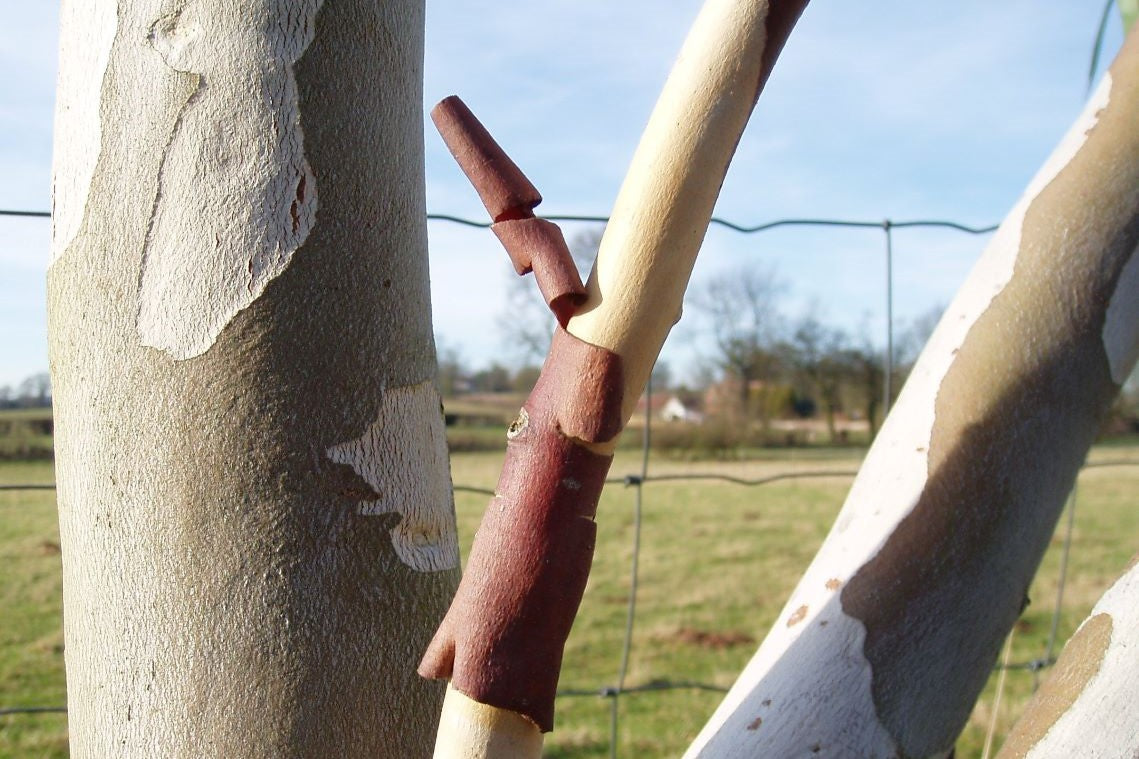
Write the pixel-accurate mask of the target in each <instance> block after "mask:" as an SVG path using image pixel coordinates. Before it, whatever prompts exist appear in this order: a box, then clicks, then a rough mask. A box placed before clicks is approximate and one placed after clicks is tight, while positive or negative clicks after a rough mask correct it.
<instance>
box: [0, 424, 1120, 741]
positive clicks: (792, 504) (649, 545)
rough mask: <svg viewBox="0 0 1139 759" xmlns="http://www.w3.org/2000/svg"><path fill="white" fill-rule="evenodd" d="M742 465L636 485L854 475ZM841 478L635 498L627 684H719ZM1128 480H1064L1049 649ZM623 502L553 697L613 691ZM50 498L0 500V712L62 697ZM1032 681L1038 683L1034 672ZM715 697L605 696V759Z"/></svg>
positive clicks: (797, 461)
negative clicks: (613, 728)
mask: <svg viewBox="0 0 1139 759" xmlns="http://www.w3.org/2000/svg"><path fill="white" fill-rule="evenodd" d="M753 453H754V455H755V458H752V459H750V460H746V461H744V460H740V461H730V462H723V461H717V462H708V461H705V462H695V463H687V462H682V461H676V460H670V459H665V458H663V457H654V458H653V460H652V463H651V465H650V474H666V473H683V472H693V471H697V472H715V473H719V474H726V475H731V476H737V477H747V478H758V477H764V476H768V475H771V474H775V473H779V472H784V471H788V470H798V471H813V470H819V469H835V470H853V469H855V468H856V467H857V465H858V460H859V457H860V455H861V452H860V451H858V450H856V449H849V448H845V449H844V448H835V449H815V448H812V449H792V450H770V449H763V450H760V451H756V452H753ZM1091 460H1092V461H1093V462H1095V461H1106V460H1113V461H1114V460H1128V461H1132V462H1136V463H1139V446H1137V445H1112V446H1110V447H1100V448H1097V449H1096V450H1095V451H1093V455H1092V457H1091ZM500 463H501V454H499V453H461V454H456V455H455V456H454V457H453V462H452V466H453V479H454V482H455V483H456V484H462V485H471V486H475V487H483V488H493V487H494V483H495V480H496V479H497V476H498V467H499V465H500ZM639 466H640V458H639V455H638V454H637V453H636V452H633V451H621V452H620V453H619V454H618V457H617V460H616V462H615V464H614V467H613V474H614V475H616V476H620V475H624V474H626V473H631V472H636V471H638V469H639ZM51 478H52V472H51V467H50V464H48V463H24V464H17V463H10V462H9V463H0V483H11V482H50V481H51ZM849 482H850V480H849V478H847V477H839V478H812V479H806V480H785V481H780V482H776V483H773V484H770V485H766V486H763V487H758V488H745V487H741V486H738V485H731V484H726V483H718V482H710V481H701V482H661V483H648V484H646V485H645V487H644V491H643V525H642V535H641V545H642V551H641V555H640V588H639V592H638V595H637V615H636V621H635V626H634V637H633V648H632V654H631V657H630V660H629V669H628V675H627V678H626V683H625V684H626V687H637V686H644V685H650V684H654V683H661V682H666V681H670V682H678V681H685V680H691V681H698V682H703V683H711V684H714V685H717V686H721V687H727V686H729V685H730V684H731V683H732V681H733V679H734V677H735V675H736V673H738V672H739V670H740V668H741V667H742V666H743V664H744V663H745V662H746V661H747V660H748V658H750V656H751V654H752V653H753V652H754V650H755V647H756V645H757V644H758V642H759V641H760V640H762V638H763V636H764V634H765V632H766V630H767V628H768V627H769V626H770V625H771V624H772V622H773V621H774V619H775V616H776V614H778V612H779V610H780V608H781V606H782V604H783V603H784V601H785V599H786V597H787V595H788V593H789V592H790V590H791V589H792V587H793V586H794V585H795V583H796V582H797V580H798V577H799V575H800V573H801V572H802V570H803V569H804V568H805V566H806V565H807V563H808V562H809V561H810V559H811V557H812V556H813V555H814V552H815V550H816V549H817V547H818V544H819V543H820V541H821V540H822V539H823V537H824V536H825V535H826V532H827V531H828V529H829V527H830V523H831V521H832V520H833V518H834V515H835V513H836V512H837V509H838V507H839V506H840V505H841V503H842V500H843V497H844V496H845V493H846V489H847V488H848V487H849ZM1136 493H1139V466H1129V467H1117V468H1093V469H1089V470H1087V471H1085V472H1084V473H1083V474H1082V475H1081V478H1080V486H1079V494H1078V505H1077V510H1076V528H1075V531H1074V536H1073V544H1072V552H1071V557H1070V566H1069V577H1068V581H1067V584H1066V587H1065V596H1064V604H1063V615H1062V617H1061V621H1060V628H1059V638H1060V640H1061V641H1063V640H1065V639H1066V638H1067V637H1068V636H1069V635H1071V633H1072V632H1073V630H1074V629H1075V627H1076V626H1077V625H1078V624H1079V623H1080V622H1081V621H1082V620H1083V618H1084V617H1085V616H1086V615H1087V613H1088V611H1089V610H1090V608H1091V606H1092V605H1093V604H1094V603H1095V601H1096V599H1097V598H1098V597H1099V595H1100V594H1101V593H1102V592H1103V590H1104V589H1105V588H1106V587H1107V585H1108V584H1109V583H1110V582H1111V581H1112V580H1113V579H1114V578H1115V577H1116V576H1117V575H1118V574H1119V572H1120V571H1122V569H1123V567H1124V566H1125V565H1126V563H1127V561H1128V560H1129V559H1130V557H1131V554H1132V553H1133V552H1134V545H1135V542H1134V536H1135V535H1136V534H1139V509H1136V508H1135V504H1134V500H1135V494H1136ZM634 495H635V490H634V489H633V488H628V487H624V486H622V485H612V486H610V487H609V488H607V490H606V492H605V495H604V496H603V499H602V503H601V506H600V509H599V512H598V527H599V540H598V548H597V556H596V559H595V562H594V568H593V573H592V575H591V579H590V582H589V586H588V588H587V591H586V596H585V600H584V602H583V604H582V608H581V612H580V614H579V617H578V621H577V624H576V626H575V628H574V632H573V634H572V635H571V637H570V641H569V644H568V646H567V650H566V657H565V661H564V665H563V670H562V678H561V687H562V688H563V689H567V690H568V689H572V690H582V691H589V692H591V693H596V692H598V691H600V690H601V689H602V688H603V687H605V686H611V685H613V684H615V682H616V679H617V672H618V667H619V665H620V661H621V646H622V637H623V634H624V629H625V619H626V610H627V603H628V598H629V567H630V561H631V558H632V538H633V504H634ZM485 506H486V497H485V496H482V495H477V494H470V493H458V494H457V495H456V507H457V511H458V515H459V525H460V534H461V540H462V545H463V546H464V547H466V546H469V545H470V541H471V537H472V535H473V532H474V529H475V527H476V526H477V524H478V521H479V519H480V517H481V514H482V511H483V509H484V508H485ZM1063 527H1064V520H1063V519H1062V520H1061V534H1059V535H1057V537H1056V538H1055V539H1054V540H1053V543H1052V546H1051V548H1050V549H1049V552H1048V554H1047V555H1046V556H1045V559H1044V563H1043V566H1042V569H1041V572H1040V575H1039V577H1038V579H1037V581H1036V582H1035V584H1034V586H1033V588H1032V590H1031V592H1030V596H1031V598H1032V604H1031V605H1030V606H1029V608H1028V609H1027V611H1026V612H1025V615H1024V617H1023V619H1022V621H1021V622H1020V623H1019V625H1018V628H1017V632H1016V634H1015V636H1014V640H1013V647H1012V656H1011V660H1012V661H1014V662H1025V661H1030V660H1032V659H1036V658H1039V657H1041V656H1043V655H1044V653H1045V645H1046V641H1047V637H1048V632H1049V627H1050V624H1051V612H1052V607H1053V605H1054V602H1055V596H1056V590H1057V577H1058V567H1059V562H1060V553H1061V548H1062V542H1063V541H1062V530H1063ZM57 546H58V536H57V532H56V523H55V512H54V507H53V494H52V493H50V492H32V491H26V492H3V491H0V619H2V620H3V622H2V623H0V707H8V706H15V705H59V704H62V703H63V701H64V682H63V660H62V656H61V650H62V637H61V633H60V579H59V574H60V557H59V554H58V552H57ZM1042 676H1047V672H1045V673H1042ZM995 681H996V676H995V675H994V677H993V678H992V679H991V681H990V684H989V686H988V688H987V689H986V691H985V693H984V694H982V697H981V699H980V701H979V702H978V705H977V708H976V709H975V711H974V714H973V717H972V718H971V719H970V721H969V724H968V725H967V727H966V730H965V733H964V734H963V736H962V738H961V741H960V743H959V747H958V752H957V756H958V757H959V758H961V759H965V758H966V757H977V756H980V754H981V746H982V745H983V742H984V737H985V732H986V730H987V729H988V727H989V724H990V720H991V719H992V716H993V699H994V693H995ZM1032 686H1033V675H1032V674H1031V673H1029V672H1025V671H1019V670H1018V671H1011V672H1009V673H1008V676H1007V681H1006V684H1005V689H1004V694H1003V697H1002V700H1001V704H1000V709H999V714H998V715H997V716H998V719H997V736H998V738H997V745H998V746H999V743H1000V736H1003V735H1004V733H1005V732H1006V731H1007V730H1008V728H1009V727H1010V726H1011V724H1012V722H1013V721H1014V720H1015V719H1016V717H1017V716H1018V715H1019V714H1020V712H1021V710H1022V709H1023V706H1024V704H1025V702H1026V701H1027V699H1028V697H1029V696H1030V695H1031V692H1032ZM721 697H722V696H721V694H719V693H714V692H707V691H701V690H695V689H677V690H664V691H653V692H645V693H637V694H626V695H624V696H622V697H621V699H620V700H619V707H618V708H619V728H620V729H619V734H618V741H619V743H618V746H619V752H620V754H621V755H622V756H626V757H647V758H650V759H651V758H653V757H675V756H679V755H680V754H681V753H682V752H683V750H684V748H685V747H686V746H687V745H688V743H689V742H690V741H691V740H692V738H693V737H694V736H695V734H696V733H697V731H698V730H699V729H700V727H701V726H702V724H703V723H704V721H705V720H706V719H707V717H708V716H709V715H710V714H711V712H712V710H713V709H715V707H716V705H717V704H718V703H719V701H720V699H721ZM610 705H611V701H610V699H607V698H603V697H601V696H597V695H584V696H575V697H562V698H559V700H558V704H557V727H556V730H555V732H554V733H553V734H551V735H550V736H548V737H547V742H546V745H547V749H546V755H547V756H550V757H566V758H568V757H574V758H577V757H604V756H607V755H608V741H609V724H610V712H609V709H610ZM56 756H66V722H65V719H64V718H63V717H62V716H61V715H12V716H4V717H0V757H56Z"/></svg>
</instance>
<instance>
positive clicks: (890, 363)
mask: <svg viewBox="0 0 1139 759" xmlns="http://www.w3.org/2000/svg"><path fill="white" fill-rule="evenodd" d="M893 226H894V224H893V222H891V221H890V220H889V219H886V220H885V221H883V222H882V231H883V232H884V233H885V236H886V355H885V356H884V357H883V359H882V363H883V372H882V417H883V418H885V416H886V414H888V413H890V403H891V402H892V401H893V393H892V392H891V391H892V388H891V384H892V383H893V379H894V236H893V234H892V233H891V231H890V230H891V229H892V228H893Z"/></svg>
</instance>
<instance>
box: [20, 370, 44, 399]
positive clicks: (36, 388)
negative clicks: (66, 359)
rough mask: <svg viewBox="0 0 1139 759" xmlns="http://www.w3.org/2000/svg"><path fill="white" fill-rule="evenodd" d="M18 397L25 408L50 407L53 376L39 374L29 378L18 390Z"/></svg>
mask: <svg viewBox="0 0 1139 759" xmlns="http://www.w3.org/2000/svg"><path fill="white" fill-rule="evenodd" d="M16 396H17V398H19V400H20V402H21V403H22V404H23V405H25V406H50V405H51V375H50V374H48V373H47V372H39V373H37V374H33V375H32V376H30V377H27V378H26V379H24V380H23V381H22V382H21V383H20V386H19V387H18V388H17V389H16Z"/></svg>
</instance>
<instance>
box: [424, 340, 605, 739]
mask: <svg viewBox="0 0 1139 759" xmlns="http://www.w3.org/2000/svg"><path fill="white" fill-rule="evenodd" d="M622 384H623V378H622V376H621V364H620V361H619V360H618V359H617V357H616V356H614V355H613V354H611V353H609V352H608V351H605V350H602V349H600V348H596V347H594V346H591V345H587V344H585V343H582V342H581V341H579V340H577V339H576V338H574V337H572V336H571V335H569V334H568V333H566V332H564V331H562V330H560V329H559V330H558V331H557V333H556V334H555V336H554V342H553V345H552V346H551V348H550V355H549V358H548V359H547V360H546V365H545V367H543V369H542V375H541V378H540V379H539V380H538V384H537V385H535V387H534V390H533V392H532V393H531V394H530V397H529V398H528V399H527V401H526V404H525V405H524V406H523V407H522V412H521V413H520V415H519V418H518V419H517V420H516V421H515V423H514V424H513V425H511V428H510V431H509V432H508V434H507V448H506V460H505V462H504V464H503V468H502V475H501V476H500V478H499V481H498V486H497V487H496V488H495V496H494V498H493V499H492V500H491V502H490V505H489V506H488V507H487V511H486V514H485V515H484V516H483V522H482V524H481V525H480V526H479V530H478V533H477V534H476V536H475V541H474V546H473V548H472V549H471V556H470V560H469V562H468V564H467V570H466V572H465V573H464V575H463V579H462V582H461V583H460V585H459V591H458V594H457V595H456V596H455V600H454V602H453V603H452V605H451V609H450V611H449V612H448V613H447V616H446V618H445V619H444V620H443V623H442V625H440V627H439V631H438V632H437V633H436V635H435V639H434V640H433V641H432V642H431V646H430V647H429V648H428V650H427V653H426V654H425V655H424V657H423V661H422V663H421V664H420V665H419V672H420V674H421V675H423V676H424V677H429V678H448V677H449V678H451V686H452V687H453V688H454V689H456V690H457V691H459V692H460V693H462V694H464V695H466V696H468V697H470V698H472V699H474V700H475V701H478V702H480V703H483V704H489V705H491V706H495V707H499V708H501V709H508V710H511V711H514V712H518V713H519V714H523V715H525V716H526V717H528V718H529V719H531V720H533V721H534V723H535V724H537V725H538V727H539V728H540V729H541V730H542V731H543V732H549V731H550V730H552V729H553V726H554V693H555V691H556V689H557V684H558V674H559V672H560V670H561V660H562V652H563V649H564V647H565V641H566V638H567V637H568V636H569V631H570V627H571V625H572V624H573V619H574V616H575V615H576V614H577V608H578V605H579V604H580V603H581V597H582V594H583V593H584V592H585V583H586V579H587V577H588V574H589V567H590V564H591V563H592V561H593V545H594V537H595V534H596V530H597V527H596V524H595V523H594V521H593V518H594V515H595V514H596V511H597V501H598V498H599V497H600V495H601V489H602V486H603V485H604V482H605V476H606V474H607V473H608V471H609V465H610V463H611V461H612V456H608V455H601V454H598V453H594V452H593V451H591V450H589V449H588V448H586V447H585V446H584V445H582V442H586V443H602V442H606V441H608V440H610V439H612V437H613V436H615V435H616V434H617V432H619V431H620V428H621V419H620V408H621V398H620V391H621V387H622Z"/></svg>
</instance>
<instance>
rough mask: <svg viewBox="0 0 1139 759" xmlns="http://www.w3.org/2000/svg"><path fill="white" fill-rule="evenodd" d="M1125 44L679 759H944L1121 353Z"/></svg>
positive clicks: (1130, 243)
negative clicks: (763, 634)
mask: <svg viewBox="0 0 1139 759" xmlns="http://www.w3.org/2000/svg"><path fill="white" fill-rule="evenodd" d="M1136 124H1139V35H1137V34H1134V33H1133V34H1132V35H1131V38H1130V39H1129V40H1128V41H1127V42H1126V44H1125V46H1124V49H1123V51H1122V52H1121V53H1120V55H1119V57H1118V58H1117V60H1116V62H1115V64H1114V65H1113V67H1112V69H1111V71H1110V73H1109V74H1108V75H1107V76H1106V77H1105V80H1104V82H1103V84H1102V85H1101V86H1100V88H1099V89H1098V91H1097V92H1096V94H1095V95H1094V96H1093V98H1092V100H1091V102H1090V103H1089V105H1088V107H1087V109H1086V110H1085V112H1084V114H1083V115H1082V116H1081V117H1080V119H1079V120H1078V122H1077V123H1076V125H1075V126H1074V127H1073V129H1072V130H1071V132H1070V133H1069V134H1068V136H1067V137H1066V138H1065V139H1064V141H1063V142H1062V143H1061V145H1060V146H1059V147H1058V148H1057V150H1056V152H1055V153H1054V154H1053V155H1052V157H1051V158H1050V159H1049V161H1048V162H1047V163H1046V164H1045V166H1044V168H1043V169H1042V170H1041V171H1040V173H1039V174H1038V175H1037V176H1036V178H1035V179H1034V180H1033V182H1032V183H1031V185H1030V186H1029V188H1028V191H1027V192H1026V193H1025V195H1024V196H1023V198H1022V199H1021V200H1020V202H1019V203H1018V204H1017V205H1016V207H1015V208H1014V209H1013V210H1012V212H1011V213H1010V215H1009V216H1008V218H1007V219H1006V220H1005V222H1004V224H1003V225H1002V226H1001V229H1000V230H999V231H998V232H997V233H996V235H995V237H994V239H993V240H992V242H991V244H990V246H989V248H988V249H987V251H986V252H985V254H984V255H983V256H982V258H981V260H980V261H979V263H978V264H977V266H976V267H975V269H974V270H973V272H972V274H971V275H970V277H969V279H968V280H967V282H966V283H965V285H964V286H963V288H962V290H961V291H960V293H959V294H958V296H957V298H956V299H955V300H954V302H953V304H952V305H951V306H950V307H949V309H948V310H947V311H946V313H945V316H944V317H943V319H942V321H941V323H940V324H939V325H938V327H937V330H936V331H935V332H934V334H933V336H932V337H931V338H930V342H929V344H928V346H927V347H926V349H925V351H924V352H923V353H922V356H921V358H920V359H919V361H918V363H917V365H916V366H915V368H914V371H913V374H912V375H911V378H910V380H909V382H908V383H907V385H906V387H905V389H904V390H903V392H902V394H901V396H900V397H899V399H898V403H897V405H896V406H895V408H894V409H893V411H892V412H891V414H890V416H889V419H888V420H887V422H886V424H885V425H884V426H883V428H882V430H881V432H880V433H879V434H878V437H877V439H876V440H875V442H874V445H873V447H872V448H871V450H870V452H869V454H868V455H867V458H866V460H865V462H864V463H863V466H862V469H861V471H860V473H859V476H858V478H857V479H856V481H855V483H854V485H853V487H852V489H851V491H850V494H849V496H848V498H847V501H846V504H845V505H844V506H843V509H842V511H841V513H840V514H839V516H838V519H837V522H836V523H835V526H834V528H833V529H832V531H831V533H830V534H829V535H828V537H827V539H826V540H825V542H824V544H823V546H822V548H821V549H820V550H819V553H818V555H817V556H816V558H815V560H814V561H813V563H812V564H811V566H810V567H809V568H808V569H807V571H806V573H805V575H804V577H803V579H802V580H801V582H800V584H799V586H798V587H797V588H796V590H795V591H794V593H793V594H792V596H791V599H790V601H789V602H788V603H787V605H786V607H785V608H784V610H783V612H782V614H781V615H780V617H779V618H778V621H777V622H776V624H775V627H774V628H773V629H772V631H771V632H770V633H769V634H768V636H767V638H766V640H765V641H764V642H763V643H762V644H761V646H760V648H759V650H758V651H757V653H756V654H755V656H754V658H753V659H752V660H751V662H750V663H749V664H748V665H747V667H746V668H745V670H744V671H743V673H742V674H741V676H740V678H739V680H738V681H737V682H736V684H735V685H734V687H733V688H732V689H731V691H730V692H729V694H728V695H727V697H726V698H725V700H724V702H723V703H722V704H721V706H720V708H719V709H718V710H717V711H716V713H715V714H714V715H713V716H712V718H711V720H710V721H709V723H708V724H707V726H706V727H705V728H704V730H703V731H702V732H701V733H700V735H699V736H698V737H697V739H696V741H695V743H694V744H693V745H692V747H691V748H690V750H689V752H688V754H687V755H688V756H693V757H694V756H707V757H745V756H746V757H751V756H810V755H818V756H843V757H845V756H860V757H871V756H875V757H893V756H899V757H900V756H904V757H925V756H942V755H944V754H945V753H946V752H948V751H949V750H951V749H952V747H953V743H954V740H955V739H956V737H957V735H958V733H959V731H960V730H961V728H962V727H963V726H964V724H965V722H966V720H967V719H968V716H969V713H970V711H971V709H972V707H973V703H974V701H975V699H976V697H977V695H978V694H979V693H980V691H981V689H982V687H983V686H984V684H985V682H986V680H987V678H988V676H989V673H990V671H991V669H992V667H993V664H994V663H995V661H996V658H997V655H998V652H999V650H1000V646H1001V643H1002V641H1003V640H1004V638H1005V636H1006V635H1007V633H1008V630H1009V629H1010V628H1011V626H1012V624H1013V623H1014V622H1015V620H1016V618H1017V617H1018V616H1019V614H1020V612H1021V610H1022V608H1023V605H1024V604H1025V603H1027V598H1026V592H1027V590H1028V586H1029V583H1030V582H1031V580H1032V576H1033V574H1034V573H1035V571H1036V568H1037V565H1038V564H1039V561H1040V558H1041V556H1042V554H1043V552H1044V550H1045V548H1046V547H1047V545H1048V542H1049V539H1050V537H1051V534H1052V531H1053V528H1054V526H1055V522H1056V519H1057V518H1058V516H1059V514H1060V512H1061V510H1062V508H1063V505H1064V501H1065V498H1066V496H1067V494H1068V492H1069V491H1070V489H1071V486H1072V484H1073V482H1074V480H1075V477H1076V474H1077V471H1078V469H1079V467H1080V466H1081V464H1082V463H1083V460H1084V457H1085V455H1086V452H1087V449H1088V447H1089V446H1090V445H1091V443H1092V441H1093V440H1094V438H1095V435H1096V432H1097V430H1098V428H1099V425H1100V421H1101V420H1102V418H1103V416H1104V414H1105V413H1106V411H1107V410H1108V408H1109V406H1110V404H1111V402H1112V399H1113V398H1114V397H1115V395H1116V393H1117V392H1118V390H1119V386H1120V385H1121V384H1122V383H1123V381H1124V380H1125V379H1126V377H1127V376H1128V374H1129V372H1130V370H1131V367H1132V366H1134V364H1135V359H1136V354H1137V352H1139V255H1137V253H1136V248H1137V246H1139V129H1137V128H1136Z"/></svg>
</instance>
